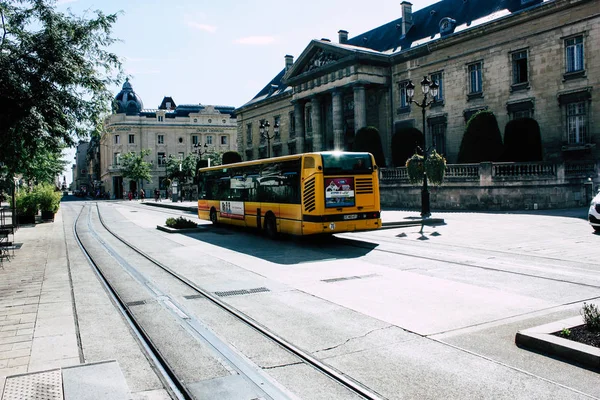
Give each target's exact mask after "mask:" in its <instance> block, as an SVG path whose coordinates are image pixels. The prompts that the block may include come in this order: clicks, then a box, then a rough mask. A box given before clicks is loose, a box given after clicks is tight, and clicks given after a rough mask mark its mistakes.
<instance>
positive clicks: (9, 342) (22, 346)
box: [0, 213, 81, 393]
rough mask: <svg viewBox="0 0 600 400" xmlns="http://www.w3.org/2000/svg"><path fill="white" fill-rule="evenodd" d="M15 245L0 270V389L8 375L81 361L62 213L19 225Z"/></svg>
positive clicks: (75, 363)
mask: <svg viewBox="0 0 600 400" xmlns="http://www.w3.org/2000/svg"><path fill="white" fill-rule="evenodd" d="M14 242H15V244H16V245H19V244H22V246H21V248H18V249H16V250H14V256H13V257H12V258H11V259H10V261H5V262H4V263H3V266H2V267H1V268H0V389H1V388H2V387H3V386H4V380H5V378H6V376H9V375H15V374H22V373H27V372H32V371H41V370H48V369H53V368H59V367H64V366H69V365H77V364H79V363H80V362H81V355H80V352H79V346H78V341H77V335H76V329H75V318H74V315H73V299H72V296H71V285H70V280H69V270H68V261H67V255H66V248H65V241H64V232H63V224H62V220H61V216H60V213H58V214H57V217H56V222H55V223H43V224H37V225H36V226H35V227H34V226H27V225H25V226H21V227H20V228H19V229H18V230H17V231H16V232H15V235H14ZM0 393H1V391H0Z"/></svg>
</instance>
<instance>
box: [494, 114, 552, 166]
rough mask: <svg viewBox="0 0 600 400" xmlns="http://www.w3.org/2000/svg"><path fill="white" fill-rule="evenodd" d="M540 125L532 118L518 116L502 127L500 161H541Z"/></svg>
mask: <svg viewBox="0 0 600 400" xmlns="http://www.w3.org/2000/svg"><path fill="white" fill-rule="evenodd" d="M542 160H543V155H542V136H541V133H540V126H539V125H538V123H537V121H536V120H535V119H533V118H518V119H513V120H512V121H509V122H508V123H507V124H506V126H505V127H504V154H503V155H502V161H509V162H532V161H542Z"/></svg>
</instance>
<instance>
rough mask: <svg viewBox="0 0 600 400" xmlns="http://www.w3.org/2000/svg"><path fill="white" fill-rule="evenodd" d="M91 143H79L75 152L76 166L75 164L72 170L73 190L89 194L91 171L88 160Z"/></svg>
mask: <svg viewBox="0 0 600 400" xmlns="http://www.w3.org/2000/svg"><path fill="white" fill-rule="evenodd" d="M89 145H90V142H87V141H80V142H79V143H77V147H76V150H75V164H73V166H72V168H71V170H72V172H73V182H72V184H71V185H72V187H71V189H72V190H74V191H75V190H80V191H83V192H88V191H89V190H90V188H89V183H90V179H89V169H88V162H87V159H86V156H87V152H88V148H89Z"/></svg>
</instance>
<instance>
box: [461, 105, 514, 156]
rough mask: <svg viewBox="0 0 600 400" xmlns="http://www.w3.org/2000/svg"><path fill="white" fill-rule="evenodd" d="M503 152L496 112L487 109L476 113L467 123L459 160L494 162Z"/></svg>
mask: <svg viewBox="0 0 600 400" xmlns="http://www.w3.org/2000/svg"><path fill="white" fill-rule="evenodd" d="M502 153H503V145H502V135H501V134H500V129H499V128H498V121H496V116H495V115H494V113H493V112H491V111H486V110H482V111H479V112H477V113H475V114H474V115H473V116H472V117H471V119H469V122H468V123H467V128H466V130H465V134H464V135H463V138H462V141H461V143H460V150H459V152H458V157H457V162H458V163H459V164H464V163H480V162H484V161H490V162H494V161H498V160H500V157H501V156H502Z"/></svg>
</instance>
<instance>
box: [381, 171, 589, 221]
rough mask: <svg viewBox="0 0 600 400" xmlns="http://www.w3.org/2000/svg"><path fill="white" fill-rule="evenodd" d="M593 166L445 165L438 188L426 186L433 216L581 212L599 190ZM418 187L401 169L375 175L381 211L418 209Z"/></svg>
mask: <svg viewBox="0 0 600 400" xmlns="http://www.w3.org/2000/svg"><path fill="white" fill-rule="evenodd" d="M598 167H599V165H598V163H596V162H574V163H560V164H550V163H481V164H455V165H448V167H447V169H446V177H445V179H444V183H443V184H442V185H441V186H438V187H434V186H429V190H430V196H431V197H430V202H431V209H432V210H436V209H437V210H489V211H501V210H531V209H540V210H541V209H552V208H572V207H582V206H586V205H587V204H589V201H590V200H591V198H592V197H593V195H594V194H595V192H596V191H597V187H598V184H600V175H599V174H598V171H599V169H598ZM421 188H422V186H420V185H418V186H416V185H412V184H410V182H409V181H408V175H407V172H406V168H405V167H401V168H387V169H381V170H380V191H381V205H382V207H388V208H391V207H393V208H409V209H420V208H421Z"/></svg>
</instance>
